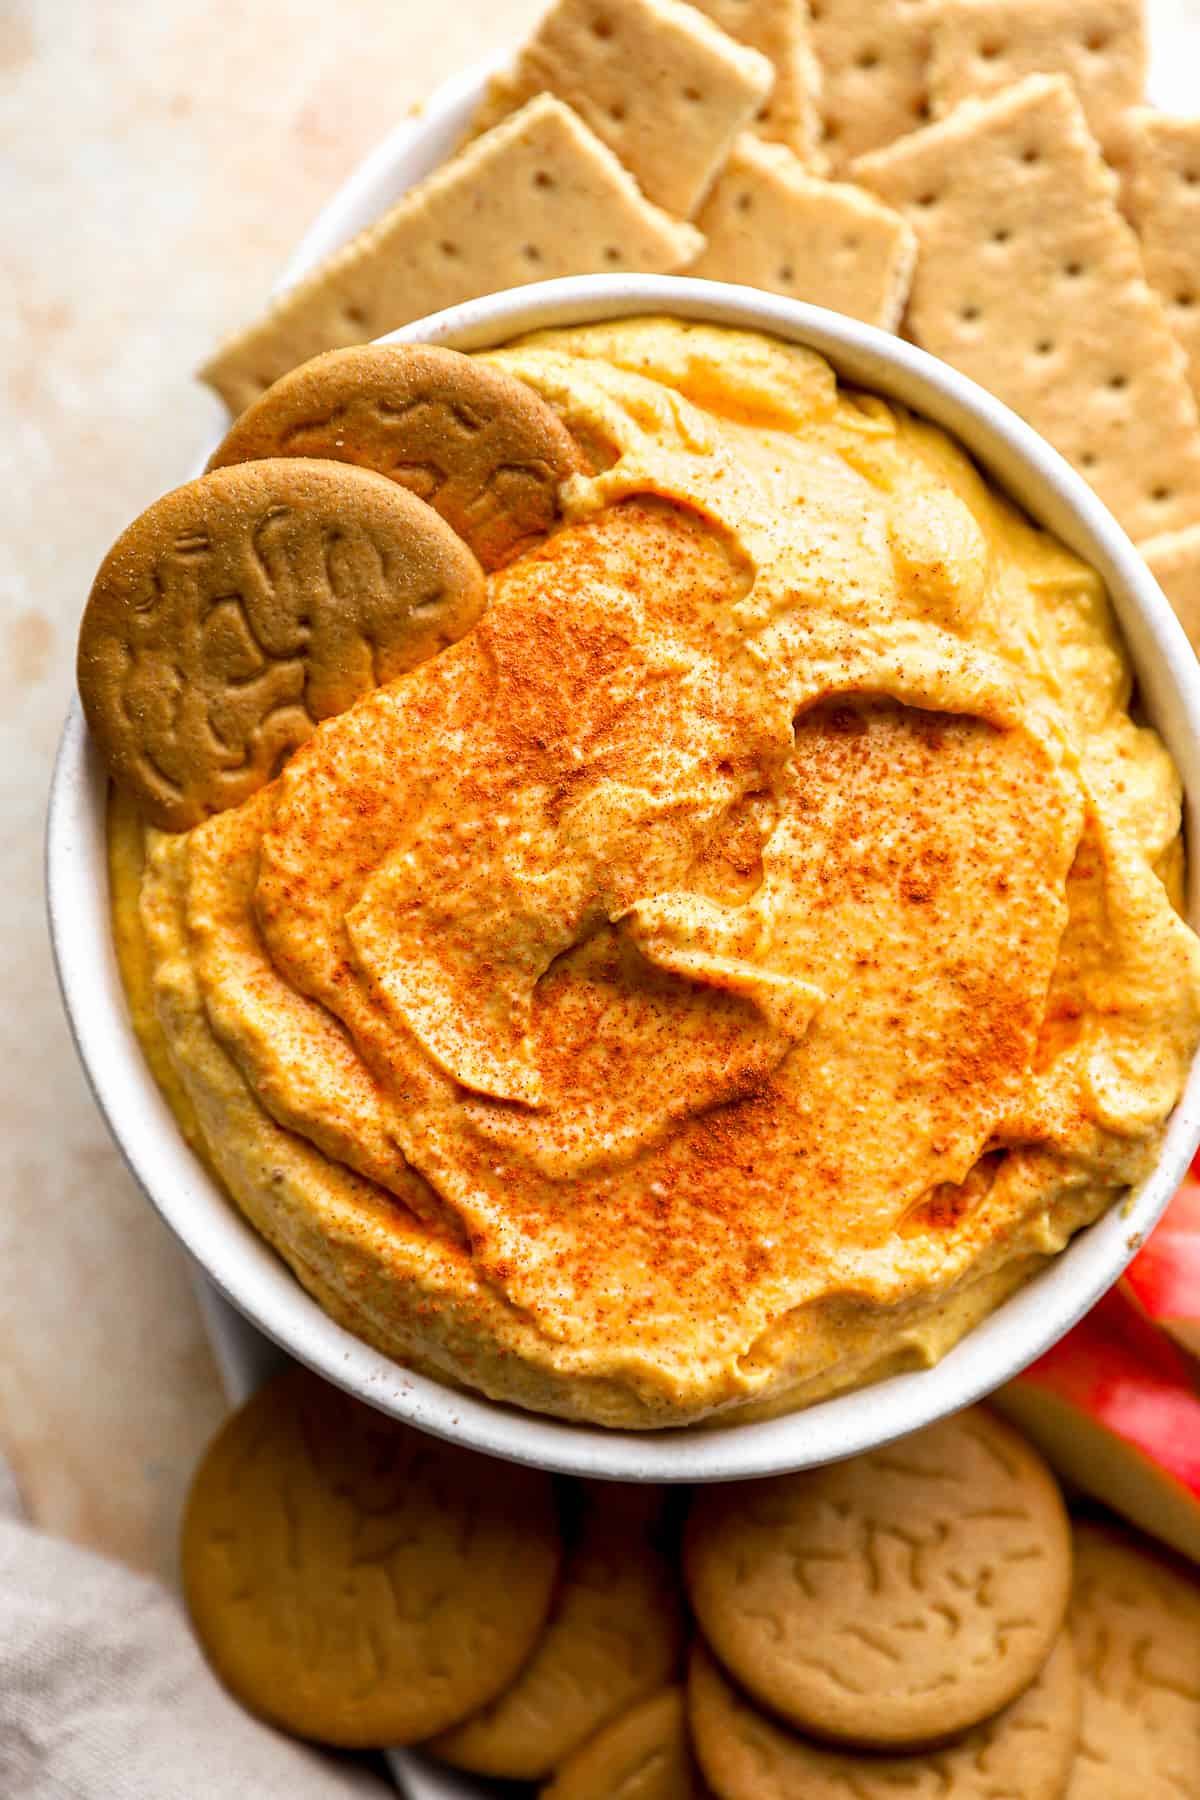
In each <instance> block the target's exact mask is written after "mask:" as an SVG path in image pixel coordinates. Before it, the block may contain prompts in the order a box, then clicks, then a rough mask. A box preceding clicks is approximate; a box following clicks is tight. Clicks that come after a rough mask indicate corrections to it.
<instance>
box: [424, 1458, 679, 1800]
mask: <svg viewBox="0 0 1200 1800" xmlns="http://www.w3.org/2000/svg"><path fill="white" fill-rule="evenodd" d="M581 1498H582V1516H581V1517H580V1518H579V1519H578V1520H577V1521H576V1530H575V1533H574V1541H573V1542H571V1541H570V1539H571V1536H572V1534H571V1533H570V1532H568V1534H567V1535H568V1550H567V1555H566V1560H565V1563H564V1567H563V1576H562V1580H561V1582H560V1584H559V1591H558V1595H557V1598H556V1600H555V1604H554V1609H553V1611H552V1612H551V1615H550V1620H549V1622H548V1624H547V1626H546V1630H545V1632H544V1634H543V1636H542V1639H541V1641H540V1643H539V1644H538V1646H537V1648H536V1650H535V1651H534V1653H533V1655H532V1656H531V1657H530V1659H529V1661H528V1663H527V1664H526V1665H525V1667H524V1668H523V1669H522V1671H521V1673H520V1675H519V1676H518V1678H517V1680H516V1681H515V1682H514V1683H513V1685H512V1687H511V1688H509V1689H507V1690H506V1692H505V1693H503V1694H501V1696H500V1698H499V1699H498V1700H496V1701H494V1702H493V1704H492V1705H491V1706H489V1707H486V1708H485V1709H484V1710H483V1711H482V1712H481V1713H478V1714H476V1715H475V1716H474V1717H473V1718H470V1719H468V1720H466V1722H465V1723H464V1724H462V1725H460V1726H458V1727H457V1728H456V1729H455V1730H453V1731H449V1732H446V1733H444V1734H443V1735H442V1736H441V1737H439V1738H436V1739H435V1740H434V1741H433V1742H432V1743H431V1744H430V1745H429V1746H428V1748H429V1750H430V1753H431V1754H432V1755H434V1756H437V1757H440V1758H441V1760H442V1761H443V1762H448V1763H452V1764H453V1765H454V1766H455V1767H456V1768H460V1769H470V1770H472V1771H473V1772H475V1773H476V1774H480V1775H497V1776H506V1777H508V1778H509V1779H513V1780H526V1781H529V1780H537V1779H540V1778H541V1777H542V1776H545V1775H548V1774H549V1773H550V1771H551V1770H552V1769H554V1768H556V1767H557V1766H558V1764H559V1763H560V1762H562V1761H563V1759H564V1758H565V1757H567V1756H570V1755H571V1754H572V1753H573V1752H574V1751H576V1750H577V1749H578V1748H579V1747H580V1745H582V1744H583V1743H585V1742H587V1741H589V1740H590V1739H591V1737H592V1734H593V1733H594V1732H596V1731H598V1730H600V1729H601V1728H603V1727H604V1726H606V1725H607V1724H608V1723H609V1722H610V1721H611V1720H612V1719H613V1718H615V1717H617V1716H619V1715H621V1714H623V1713H624V1712H625V1711H626V1710H627V1709H628V1708H629V1707H631V1706H634V1705H635V1704H636V1703H637V1702H638V1701H640V1700H642V1699H644V1698H645V1697H646V1696H647V1695H650V1694H653V1693H655V1692H656V1691H657V1690H658V1689H659V1688H661V1687H662V1686H663V1685H664V1684H665V1683H666V1682H668V1681H670V1680H672V1679H673V1678H674V1677H675V1676H676V1675H678V1673H679V1670H680V1665H681V1662H682V1656H683V1642H684V1625H683V1607H682V1603H681V1596H680V1594H679V1590H678V1575H677V1573H676V1571H675V1569H674V1566H673V1559H672V1558H671V1557H669V1555H668V1553H667V1549H666V1546H665V1543H663V1542H662V1525H663V1517H662V1515H663V1504H662V1496H661V1494H659V1493H657V1492H655V1491H654V1490H652V1489H648V1488H620V1487H615V1486H610V1485H608V1484H604V1485H595V1486H589V1487H588V1488H586V1489H584V1490H582V1491H581Z"/></svg>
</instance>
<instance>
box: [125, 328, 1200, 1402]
mask: <svg viewBox="0 0 1200 1800" xmlns="http://www.w3.org/2000/svg"><path fill="white" fill-rule="evenodd" d="M494 360H495V361H496V362H497V363H499V364H500V365H502V366H503V367H505V368H507V369H508V370H510V371H511V372H512V373H514V374H516V375H518V376H519V377H521V378H522V379H523V380H525V381H526V382H528V383H529V384H530V385H531V386H533V387H534V388H535V389H536V390H537V391H538V392H539V393H541V394H542V395H543V396H544V397H545V398H546V399H547V400H549V401H550V402H551V403H552V404H553V405H554V406H555V407H556V408H557V409H558V410H559V412H560V414H561V415H562V416H563V417H564V419H565V420H566V422H567V423H568V425H569V426H570V427H571V429H572V430H573V431H574V432H575V434H576V436H577V438H578V440H579V442H580V443H581V445H582V446H583V447H584V449H585V451H586V452H587V454H588V455H589V457H590V459H591V463H592V467H593V469H595V470H597V471H598V472H597V473H594V474H592V475H590V476H578V477H575V478H573V480H572V481H570V482H569V483H568V484H567V487H566V489H565V490H564V496H563V504H564V520H563V524H562V526H561V527H560V529H558V530H557V531H556V532H555V534H554V535H553V536H552V537H550V538H549V539H548V540H546V541H545V542H544V543H543V544H542V545H541V546H540V547H539V548H537V549H536V550H534V551H531V552H529V553H528V554H526V555H524V556H522V557H521V558H520V559H519V560H518V561H517V562H515V563H513V564H512V565H510V566H509V567H508V568H505V569H503V570H501V571H499V572H498V573H496V574H494V575H493V576H491V577H490V578H489V587H490V607H489V610H488V612H487V613H486V614H485V615H484V617H483V618H482V620H481V621H480V623H479V624H478V625H477V626H476V627H475V628H474V630H473V631H471V632H470V633H469V634H468V635H467V636H466V637H465V638H464V639H462V641H461V642H459V643H458V644H456V645H454V646H453V647H452V648H450V649H447V650H445V651H443V652H442V653H441V654H440V655H438V656H437V657H435V658H434V659H433V660H432V661H430V662H427V663H425V664H423V665H422V666H421V667H420V668H419V669H417V670H416V671H415V672H414V673H412V674H410V675H408V676H406V677H405V678H404V679H402V680H400V681H397V682H393V683H392V684H390V685H389V686H386V687H381V688H379V689H377V690H376V691H375V692H373V693H371V694H369V695H367V696H366V697H365V698H363V699H362V700H360V701H359V702H358V703H357V704H356V705H355V706H354V707H352V708H351V710H350V711H349V712H346V713H344V714H342V715H341V716H340V717H339V718H335V719H332V720H330V721H328V722H327V723H326V724H324V725H323V726H321V727H320V729H319V730H318V731H317V732H316V734H315V735H314V736H313V737H312V739H311V740H310V741H309V742H308V743H307V744H306V745H305V746H304V747H303V748H302V749H301V750H299V751H298V752H297V753H296V754H295V755H294V756H293V757H292V759H291V761H290V762H289V763H288V764H287V766H286V768H285V769H284V770H283V773H282V774H281V775H280V777H279V778H278V779H277V780H276V781H275V782H274V783H273V784H272V786H271V787H269V788H267V789H265V790H264V791H263V792H262V793H260V794H258V795H256V796H255V797H254V798H253V799H252V800H250V801H248V802H247V803H246V804H244V805H242V806H240V807H238V808H236V809H234V810H232V811H229V812H225V813H222V814H220V815H219V816H217V817H215V818H213V819H211V820H209V821H208V822H207V823H205V824H204V825H202V826H199V827H197V828H196V829H194V830H192V831H190V832H187V833H185V834H180V835H175V836H171V835H166V834H163V833H160V832H156V831H153V830H149V829H145V830H144V829H143V828H142V826H141V825H140V824H138V823H137V821H136V820H134V819H133V818H132V817H131V816H130V815H129V814H128V813H127V812H125V811H124V810H123V809H122V808H121V807H120V805H118V806H117V808H116V810H115V812H114V819H113V829H112V839H111V841H112V863H113V873H114V893H115V899H116V914H117V933H118V942H119V945H120V946H121V949H122V962H123V966H124V969H125V973H126V982H127V986H128V988H129V992H130V998H131V1005H132V1007H133V1010H134V1013H135V1017H136V1022H137V1024H138V1028H139V1030H140V1031H141V1033H142V1036H143V1041H144V1042H145V1043H146V1045H147V1051H148V1054H149V1055H150V1057H151V1060H152V1062H153V1064H154V1067H155V1069H156V1071H158V1072H159V1073H160V1077H161V1079H162V1080H163V1082H164V1085H165V1086H166V1087H167V1089H168V1093H169V1096H170V1097H171V1098H172V1100H173V1104H174V1105H175V1107H176V1111H177V1113H178V1114H179V1115H180V1117H181V1121H182V1123H183V1124H184V1126H185V1129H187V1130H188V1132H189V1134H190V1135H191V1136H192V1139H193V1141H194V1142H195V1143H197V1144H198V1145H199V1146H200V1148H201V1152H202V1154H203V1155H205V1157H206V1158H207V1159H208V1161H209V1162H210V1164H211V1166H212V1167H213V1168H215V1170H216V1171H217V1173H218V1174H219V1176H220V1178H221V1180H222V1181H223V1182H224V1185H225V1186H226V1188H227V1189H228V1191H229V1193H230V1194H231V1195H232V1197H233V1199H234V1200H235V1201H236V1202H237V1204H238V1205H239V1206H240V1207H241V1209H242V1210H243V1212H244V1213H245V1214H246V1215H247V1217H248V1218H249V1219H250V1220H251V1221H252V1222H253V1224H254V1225H255V1226H256V1227H257V1228H258V1229H259V1230H260V1231H261V1232H262V1233H263V1235H264V1236H265V1237H266V1238H268V1239H269V1240H270V1242H271V1243H272V1244H273V1245H274V1246H275V1247H276V1249H277V1250H278V1251H279V1252H280V1254H281V1255H282V1256H283V1257H284V1258H286V1260H287V1261H288V1263H289V1264H290V1265H291V1267H292V1268H293V1269H294V1270H295V1272H296V1274H297V1276H298V1277H299V1278H300V1280H301V1281H302V1282H303V1283H304V1284H305V1286H306V1287H307V1288H308V1289H309V1290H310V1291H311V1292H312V1293H313V1294H314V1295H315V1296H316V1297H317V1298H318V1300H319V1301H320V1302H321V1304H322V1305H323V1306H324V1307H325V1308H326V1309H327V1310H328V1311H329V1312H330V1313H331V1314H332V1315H333V1316H334V1317H335V1318H337V1319H339V1320H340V1321H342V1322H343V1323H345V1324H346V1325H348V1326H349V1327H350V1329H351V1330H353V1331H355V1332H357V1333H358V1334H359V1335H360V1336H362V1337H364V1338H366V1339H368V1340H369V1341H370V1342H371V1343H373V1344H375V1345H377V1346H378V1347H379V1348H381V1349H383V1350H385V1351H387V1352H389V1353H391V1354H392V1355H393V1356H395V1357H396V1358H397V1359H398V1360H400V1361H401V1362H403V1363H405V1364H407V1365H409V1366H412V1367H414V1368H417V1369H420V1370H423V1371H425V1372H427V1373H432V1374H435V1375H437V1376H438V1377H440V1378H441V1379H443V1380H448V1381H450V1382H452V1383H455V1384H458V1385H461V1386H463V1387H467V1388H473V1389H479V1390H482V1391H483V1392H484V1393H486V1394H489V1395H492V1396H494V1397H497V1398H500V1399H503V1400H508V1401H513V1402H515V1403H517V1404H519V1405H522V1406H526V1407H531V1408H536V1409H538V1410H541V1411H545V1412H551V1413H556V1414H558V1415H561V1416H563V1417H566V1418H572V1419H581V1420H591V1421H598V1422H600V1423H603V1424H607V1425H612V1426H632V1427H654V1426H665V1425H678V1424H681V1423H687V1422H690V1421H695V1420H700V1419H704V1418H712V1417H716V1416H720V1415H728V1414H729V1413H731V1412H732V1411H733V1409H739V1416H746V1415H747V1410H749V1411H751V1412H755V1413H763V1412H766V1411H778V1410H780V1409H781V1408H785V1407H792V1406H799V1405H803V1404H805V1403H806V1402H809V1401H811V1400H813V1399H816V1398H818V1397H820V1396H824V1395H827V1394H829V1393H832V1392H834V1391H837V1390H839V1389H843V1388H846V1387H848V1386H852V1385H855V1384H858V1383H861V1382H864V1381H867V1380H871V1379H875V1378H877V1377H879V1376H880V1375H882V1374H885V1373H889V1372H893V1371H896V1370H899V1369H902V1368H908V1367H913V1366H919V1365H924V1364H928V1363H930V1362H932V1361H933V1360H935V1359H936V1358H937V1357H939V1356H940V1355H942V1354H943V1353H944V1351H945V1350H946V1349H947V1348H948V1347H949V1346H950V1345H952V1344H953V1343H954V1342H955V1341H956V1339H958V1338H959V1337H960V1336H961V1335H962V1333H963V1332H964V1331H965V1330H967V1329H968V1328H969V1327H970V1326H971V1325H972V1324H973V1323H975V1321H977V1320H978V1319H979V1318H980V1317H982V1316H983V1315H984V1314H985V1313H987V1312H988V1311H989V1310H990V1309H991V1308H992V1307H994V1306H995V1305H997V1304H998V1303H999V1301H1000V1300H1002V1299H1003V1298H1004V1297H1005V1296H1006V1295H1007V1294H1009V1293H1010V1292H1011V1291H1012V1290H1013V1289H1014V1288H1015V1287H1016V1286H1017V1285H1018V1284H1020V1283H1021V1282H1022V1281H1024V1280H1026V1279H1027V1278H1028V1277H1029V1276H1030V1275H1031V1274H1032V1273H1033V1272H1034V1271H1035V1270H1036V1269H1038V1268H1039V1267H1040V1266H1041V1265H1042V1264H1043V1263H1044V1262H1045V1260H1046V1259H1047V1258H1049V1257H1052V1256H1054V1255H1055V1254H1056V1253H1057V1252H1058V1251H1059V1250H1061V1249H1062V1247H1063V1246H1064V1244H1065V1243H1066V1242H1067V1241H1068V1239H1069V1238H1070V1237H1071V1235H1072V1233H1074V1232H1075V1231H1077V1230H1079V1229H1080V1227H1081V1226H1084V1225H1086V1224H1087V1223H1089V1222H1090V1221H1091V1220H1093V1219H1095V1218H1096V1217H1097V1216H1098V1215H1099V1214H1100V1213H1102V1212H1103V1211H1104V1210H1105V1209H1106V1208H1107V1207H1109V1206H1111V1205H1112V1204H1113V1203H1114V1201H1115V1200H1116V1199H1118V1198H1119V1197H1120V1196H1121V1195H1122V1194H1123V1193H1124V1191H1125V1190H1126V1189H1127V1188H1128V1187H1129V1185H1130V1184H1131V1183H1133V1182H1136V1181H1138V1180H1139V1179H1140V1178H1141V1177H1142V1176H1143V1175H1144V1174H1145V1173H1146V1172H1147V1171H1148V1170H1149V1168H1150V1167H1151V1165H1152V1163H1153V1161H1154V1159H1155V1155H1156V1152H1157V1149H1158V1145H1159V1141H1160V1137H1161V1133H1162V1129H1163V1126H1164V1123H1165V1120H1166V1118H1167V1115H1168V1114H1169V1112H1170V1110H1171V1108H1172V1106H1173V1105H1174V1103H1175V1101H1176V1100H1177V1099H1178V1097H1179V1094H1180V1091H1181V1089H1182V1086H1183V1082H1184V1078H1185V1075H1186V1071H1187V1067H1188V1064H1189V1061H1190V1058H1191V1055H1192V1052H1193V1049H1194V1048H1195V1045H1196V1042H1197V1038H1198V1036H1200V1011H1198V1003H1200V957H1198V953H1197V952H1198V946H1197V942H1196V940H1195V938H1194V937H1193V936H1192V934H1191V932H1190V931H1189V930H1188V928H1187V927H1186V926H1185V925H1184V924H1183V922H1182V920H1181V919H1180V917H1179V914H1178V911H1177V907H1178V904H1179V898H1180V890H1181V881H1182V851H1181V843H1180V836H1179V831H1180V817H1179V815H1180V794H1179V783H1178V779H1177V776H1176V774H1175V771H1174V769H1173V768H1172V766H1171V763H1170V761H1169V760H1168V758H1167V755H1166V753H1165V752H1164V750H1163V747H1162V745H1161V744H1160V743H1159V741H1158V739H1157V737H1156V736H1155V735H1154V733H1153V732H1151V731H1148V730H1146V729H1144V728H1142V727H1140V726H1138V725H1137V724H1135V723H1134V722H1133V721H1132V720H1131V718H1130V716H1129V712H1128V706H1129V701H1130V672H1129V666H1128V663H1127V660H1126V657H1125V654H1124V652H1123V649H1122V647H1121V644H1120V642H1119V639H1118V637H1117V635H1116V632H1115V629H1114V626H1113V622H1112V619H1111V616H1110V613H1109V607H1108V602H1107V599H1106V596H1105V593H1104V589H1103V587H1102V584H1101V582H1100V580H1099V578H1098V577H1097V576H1096V575H1095V574H1094V573H1093V572H1092V571H1091V570H1090V569H1089V568H1088V567H1086V566H1085V565H1084V564H1083V563H1082V562H1080V561H1079V560H1078V558H1076V557H1075V556H1073V555H1071V554H1069V553H1068V552H1067V551H1066V550H1065V549H1063V548H1062V546H1061V545H1059V544H1058V543H1056V542H1055V541H1054V540H1053V539H1052V538H1050V537H1048V536H1046V535H1045V534H1044V533H1043V532H1040V531H1038V530H1035V529H1034V528H1033V527H1032V526H1031V525H1030V524H1029V523H1028V521H1027V520H1026V519H1024V518H1023V517H1022V516H1021V515H1020V514H1019V513H1018V512H1017V511H1016V510H1015V509H1014V508H1013V507H1012V505H1011V504H1010V503H1009V502H1008V501H1006V500H1005V499H1004V498H1003V497H1002V496H1001V495H1000V494H999V493H997V492H996V491H995V490H994V489H993V488H992V487H991V486H990V485H989V484H988V483H987V482H986V481H985V480H984V479H983V478H982V477H981V476H980V474H979V473H978V471H977V470H976V469H975V468H974V467H973V465H972V464H971V463H970V462H969V460H968V459H967V458H966V457H965V456H964V455H963V454H962V452H961V451H959V450H958V449H957V448H956V447H955V445H954V444H953V443H952V442H951V441H950V440H949V439H948V438H947V437H946V436H945V435H944V434H943V433H942V432H941V431H938V430H936V429H934V428H933V427H931V426H930V425H928V424H925V423H923V422H922V421H921V420H919V419H916V418H914V417H912V416H911V415H909V414H908V413H907V412H905V411H904V410H903V409H902V408H900V407H897V406H894V405H890V404H886V403H885V402H884V401H882V400H880V399H878V398H876V397H874V396H872V395H865V394H861V393H856V392H853V391H849V390H847V389H845V388H840V387H839V385H838V383H837V381H836V379H835V377H834V375H833V373H832V371H831V369H830V368H829V366H828V365H827V364H826V363H825V362H824V361H823V359H822V358H821V357H819V356H817V355H815V354H814V353H811V352H809V351H806V350H803V349H799V348H796V347H793V346H788V345H784V344H781V343H777V342H774V341H772V340H770V339H767V338H765V337H761V336H758V335H755V334H752V333H744V332H732V331H718V330H716V329H713V328H709V327H700V326H687V325H683V324H680V323H675V322H671V321H669V320H662V319H657V320H639V321H634V322H631V323H622V324H618V325H609V326H596V327H590V328H586V329H578V330H572V331H561V332H554V333H547V334H540V335H539V336H537V337H535V338H530V339H528V340H525V341H524V342H522V343H520V344H518V345H516V346H514V347H512V348H510V349H508V350H505V351H503V352H499V353H496V354H495V356H494Z"/></svg>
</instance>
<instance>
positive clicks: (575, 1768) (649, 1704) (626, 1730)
mask: <svg viewBox="0 0 1200 1800" xmlns="http://www.w3.org/2000/svg"><path fill="white" fill-rule="evenodd" d="M701 1797H702V1789H701V1787H700V1783H699V1779H698V1776H697V1772H696V1765H695V1763H694V1762H693V1761H692V1752H691V1746H690V1744H689V1742H688V1733H687V1717H686V1711H685V1706H684V1698H683V1689H682V1688H677V1687H672V1688H666V1689H665V1690H664V1691H663V1692H662V1693H661V1694H655V1695H654V1696H653V1697H652V1698H651V1699H649V1700H643V1701H642V1703H641V1705H640V1706H635V1707H634V1708H633V1709H632V1710H631V1711H630V1712H627V1713H623V1714H622V1715H621V1717H620V1718H619V1719H614V1720H613V1722H612V1724H611V1725H606V1726H605V1727H604V1730H603V1731H598V1732H597V1733H596V1735H595V1737H593V1738H589V1739H588V1741H587V1743H586V1744H584V1745H583V1746H582V1748H581V1749H579V1750H576V1752H575V1753H574V1755H573V1756H569V1757H568V1758H567V1760H566V1761H565V1762H564V1763H563V1764H562V1765H561V1766H560V1767H559V1769H558V1772H557V1773H556V1775H555V1777H554V1780H553V1781H551V1782H550V1783H549V1785H548V1786H547V1787H544V1788H543V1789H542V1795H541V1800H701Z"/></svg>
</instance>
